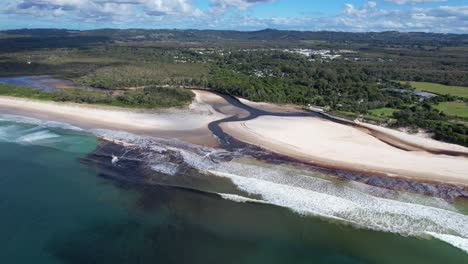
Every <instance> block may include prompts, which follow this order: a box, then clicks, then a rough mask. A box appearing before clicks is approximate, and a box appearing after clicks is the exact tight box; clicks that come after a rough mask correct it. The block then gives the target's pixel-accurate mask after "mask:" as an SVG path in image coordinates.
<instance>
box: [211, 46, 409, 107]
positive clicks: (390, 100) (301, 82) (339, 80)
mask: <svg viewBox="0 0 468 264" xmlns="http://www.w3.org/2000/svg"><path fill="white" fill-rule="evenodd" d="M387 85H392V86H393V87H399V86H400V84H398V83H391V82H387V81H384V80H381V79H379V78H377V77H375V76H374V75H373V74H372V73H371V72H369V71H368V70H367V69H366V68H364V67H359V65H355V64H353V63H352V62H346V61H331V62H327V63H322V62H314V61H310V60H308V59H307V58H305V57H303V56H300V55H296V54H289V53H284V52H279V51H264V52H232V53H231V54H229V55H228V56H225V57H222V58H220V61H218V62H217V64H216V66H215V67H214V69H213V70H212V72H211V75H210V78H209V80H208V87H210V88H212V89H214V90H218V91H221V92H225V93H229V94H233V95H236V96H241V97H244V98H248V99H250V100H254V101H269V102H275V103H293V104H300V105H307V104H313V105H318V106H327V107H330V108H331V109H334V110H341V111H350V112H357V113H365V112H367V110H368V109H369V107H370V108H375V107H383V106H386V105H389V104H392V105H397V104H404V103H406V102H409V101H411V100H412V99H414V98H411V95H407V97H408V98H405V95H400V94H393V93H391V92H385V91H383V90H382V88H385V87H387Z"/></svg>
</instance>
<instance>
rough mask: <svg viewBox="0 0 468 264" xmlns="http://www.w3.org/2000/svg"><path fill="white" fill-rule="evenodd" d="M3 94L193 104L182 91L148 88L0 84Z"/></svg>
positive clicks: (137, 105) (152, 104)
mask: <svg viewBox="0 0 468 264" xmlns="http://www.w3.org/2000/svg"><path fill="white" fill-rule="evenodd" d="M0 95H3V96H14V97H22V98H30V99H36V100H44V101H55V102H73V103H86V104H101V105H110V106H118V107H132V108H159V107H180V106H184V105H187V104H188V103H190V102H191V101H192V99H193V97H194V95H193V93H192V92H190V91H188V90H184V89H181V88H167V87H148V88H144V89H140V90H136V91H130V90H129V91H124V92H122V93H112V92H103V91H88V90H81V89H64V90H60V91H57V92H43V91H39V90H34V89H30V88H26V87H18V86H12V85H7V84H2V83H0Z"/></svg>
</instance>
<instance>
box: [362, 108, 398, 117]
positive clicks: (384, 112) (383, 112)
mask: <svg viewBox="0 0 468 264" xmlns="http://www.w3.org/2000/svg"><path fill="white" fill-rule="evenodd" d="M395 111H398V110H397V109H393V108H387V107H384V108H377V109H370V110H369V113H370V114H372V115H374V116H386V117H391V116H392V115H393V113H394V112H395Z"/></svg>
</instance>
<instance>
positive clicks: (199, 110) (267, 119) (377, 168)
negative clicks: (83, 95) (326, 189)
mask: <svg viewBox="0 0 468 264" xmlns="http://www.w3.org/2000/svg"><path fill="white" fill-rule="evenodd" d="M194 93H195V95H196V97H195V99H194V101H193V102H192V104H190V105H189V106H188V107H186V108H172V109H164V110H133V109H122V108H115V107H106V106H96V105H84V104H72V103H56V102H43V101H34V100H28V99H20V98H12V97H0V113H2V114H15V115H23V116H28V117H35V118H39V119H43V120H50V121H59V122H65V123H69V124H72V125H76V126H79V127H82V128H103V129H112V130H121V131H128V132H131V133H136V134H144V135H151V136H157V137H162V138H175V139H179V140H184V141H187V142H190V143H194V144H199V145H205V146H210V147H216V146H217V145H218V142H217V140H216V138H215V137H214V136H213V135H212V133H211V132H210V130H209V129H208V124H209V123H211V122H213V121H216V120H220V119H224V118H226V117H229V116H237V117H239V118H245V117H247V116H248V115H249V113H248V111H246V110H245V109H242V108H240V107H238V106H235V105H232V104H231V103H230V102H229V101H228V100H227V99H226V98H224V97H222V96H220V95H218V94H216V93H211V92H208V91H199V90H194ZM241 102H243V103H246V104H247V105H248V106H249V107H253V108H257V109H261V110H264V111H269V112H283V111H284V112H294V111H295V109H294V108H291V107H288V106H279V105H274V104H266V103H254V102H249V101H247V100H241ZM298 111H300V110H299V109H298ZM221 128H222V129H223V131H224V132H225V133H227V134H229V135H231V136H233V137H235V138H237V139H239V140H241V141H244V142H247V143H250V144H253V145H257V146H260V147H263V148H265V149H268V150H270V151H273V152H276V153H279V154H284V155H287V156H291V157H294V158H297V159H300V160H302V161H304V162H307V163H311V164H316V165H319V166H323V167H332V168H340V169H344V170H350V171H359V172H365V173H373V174H376V175H386V176H390V177H402V178H408V179H412V180H420V181H426V182H439V183H452V184H458V185H460V184H461V185H465V186H468V158H467V156H466V155H465V154H467V153H468V149H467V148H465V147H462V146H458V145H453V144H447V143H443V142H438V141H435V140H432V139H427V138H422V137H418V136H414V135H409V134H406V133H403V132H399V131H396V130H392V129H389V128H384V127H379V126H375V125H370V124H365V123H357V124H355V125H343V124H339V123H336V122H332V121H327V120H325V119H323V118H318V117H278V116H269V115H266V116H260V117H258V118H255V119H251V120H247V121H242V122H229V123H221ZM428 150H429V151H428ZM430 150H435V151H439V152H441V153H444V152H447V153H461V154H462V155H458V156H456V155H444V154H440V153H431V152H430Z"/></svg>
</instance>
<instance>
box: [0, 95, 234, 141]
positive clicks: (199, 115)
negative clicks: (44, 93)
mask: <svg viewBox="0 0 468 264" xmlns="http://www.w3.org/2000/svg"><path fill="white" fill-rule="evenodd" d="M194 92H195V91H194ZM203 93H204V92H199V91H196V92H195V95H196V96H195V99H194V101H193V102H192V103H191V104H190V105H189V106H188V107H185V108H165V109H126V108H118V107H112V106H101V105H89V104H77V103H62V102H49V101H38V100H32V99H24V98H17V97H9V96H0V113H2V114H8V115H20V116H26V117H33V118H37V119H41V120H47V121H55V122H63V123H68V124H71V125H75V126H78V127H80V128H85V129H110V130H117V131H125V132H130V133H135V134H138V135H147V136H158V137H161V138H174V139H180V140H185V141H187V142H190V143H194V144H200V145H207V146H217V145H218V144H217V141H216V139H215V138H214V137H213V136H212V135H211V133H210V131H209V130H208V124H209V123H211V122H212V121H214V120H218V119H221V118H224V117H225V116H224V115H223V114H221V113H220V112H218V111H215V110H214V109H213V108H212V106H211V105H210V104H208V103H206V102H205V101H204V100H205V99H204V97H203V96H202V94H203ZM202 97H203V98H202Z"/></svg>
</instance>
